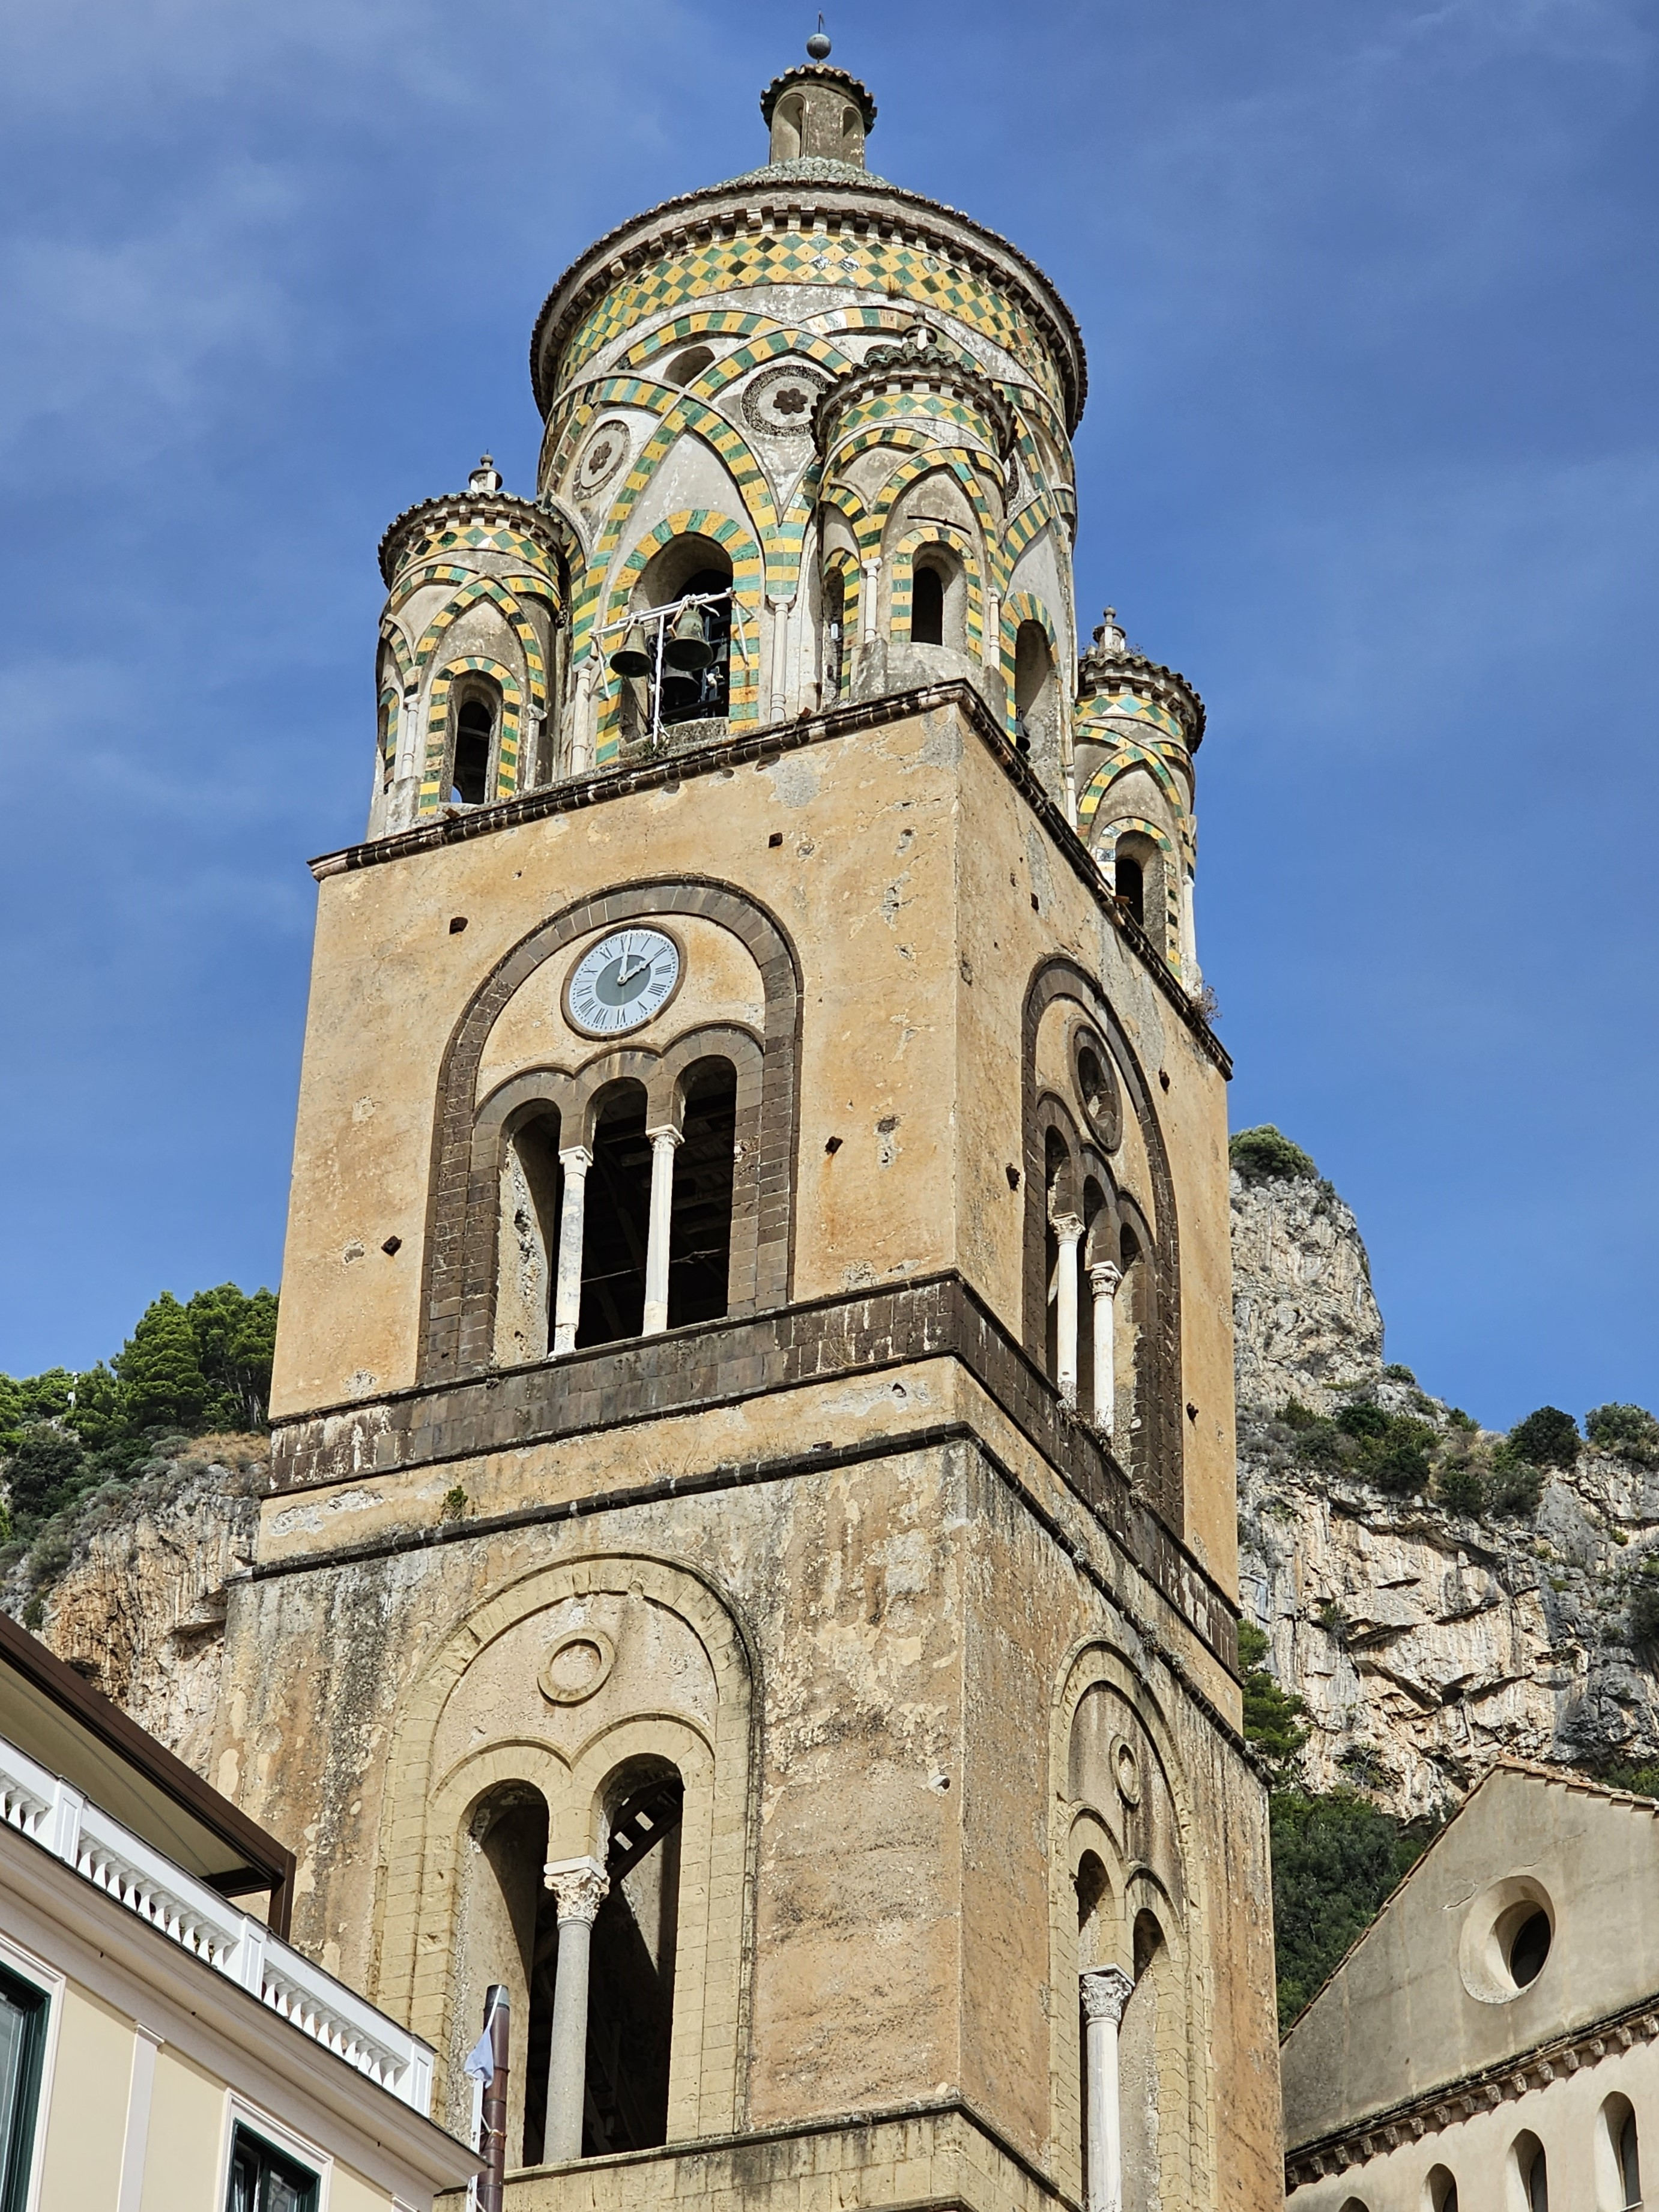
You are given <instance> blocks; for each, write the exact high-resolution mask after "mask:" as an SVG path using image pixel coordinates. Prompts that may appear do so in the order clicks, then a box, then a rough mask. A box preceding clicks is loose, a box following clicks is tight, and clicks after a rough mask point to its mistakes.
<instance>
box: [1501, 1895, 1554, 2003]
mask: <svg viewBox="0 0 1659 2212" xmlns="http://www.w3.org/2000/svg"><path fill="white" fill-rule="evenodd" d="M1549 1954H1550V1923H1549V1915H1548V1914H1547V1913H1546V1912H1529V1913H1528V1915H1527V1917H1526V1918H1525V1919H1524V1920H1523V1921H1522V1923H1521V1925H1520V1926H1519V1927H1518V1928H1517V1929H1516V1931H1515V1936H1514V1940H1513V1942H1511V1943H1510V1976H1511V1978H1513V1980H1514V1983H1515V1986H1516V1989H1518V1990H1524V1989H1525V1988H1526V1987H1527V1985H1528V1983H1530V1982H1535V1981H1536V1980H1537V1979H1538V1977H1539V1975H1540V1974H1541V1972H1543V1969H1544V1961H1545V1960H1546V1959H1547V1958H1548V1956H1549Z"/></svg>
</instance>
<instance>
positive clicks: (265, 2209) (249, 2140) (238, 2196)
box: [225, 2127, 317, 2212]
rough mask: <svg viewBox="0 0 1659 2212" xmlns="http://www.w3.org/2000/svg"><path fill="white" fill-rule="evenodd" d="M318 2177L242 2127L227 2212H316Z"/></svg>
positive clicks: (236, 2143)
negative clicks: (314, 2210) (314, 2211)
mask: <svg viewBox="0 0 1659 2212" xmlns="http://www.w3.org/2000/svg"><path fill="white" fill-rule="evenodd" d="M316 2203H317V2177H316V2175H315V2174H314V2173H313V2172H309V2171H308V2169H307V2167H305V2166H301V2165H299V2164H298V2163H297V2162H296V2161H295V2160H293V2159H291V2158H289V2156H288V2154H286V2152H283V2151H280V2150H278V2149H277V2148H276V2146H275V2144H274V2143H268V2142H265V2141H264V2138H263V2137H262V2136H256V2135H253V2134H251V2133H250V2132H249V2130H247V2129H246V2128H243V2127H239V2128H238V2129H237V2130H236V2133H235V2136H234V2138H233V2141H232V2144H231V2153H230V2188H229V2191H228V2193H227V2195H226V2197H225V2212H313V2208H314V2206H315V2204H316Z"/></svg>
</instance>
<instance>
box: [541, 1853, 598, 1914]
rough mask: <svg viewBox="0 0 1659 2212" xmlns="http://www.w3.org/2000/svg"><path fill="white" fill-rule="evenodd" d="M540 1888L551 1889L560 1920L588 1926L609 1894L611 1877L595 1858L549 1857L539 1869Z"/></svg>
mask: <svg viewBox="0 0 1659 2212" xmlns="http://www.w3.org/2000/svg"><path fill="white" fill-rule="evenodd" d="M542 1887H544V1889H550V1890H551V1891H552V1893H553V1895H554V1899H555V1900H556V1903H557V1905H558V1908H559V1918H560V1919H561V1920H580V1921H584V1922H586V1924H587V1926H588V1927H590V1928H591V1927H592V1925H593V1923H594V1922H595V1921H596V1920H597V1919H598V1918H599V1907H600V1906H601V1905H603V1904H604V1903H605V1899H606V1898H607V1897H609V1896H610V1894H611V1877H610V1875H607V1874H606V1872H605V1869H604V1868H603V1867H602V1866H601V1865H600V1864H599V1861H598V1860H597V1859H587V1858H582V1859H550V1860H549V1861H548V1863H547V1864H546V1865H545V1866H544V1868H543V1869H542Z"/></svg>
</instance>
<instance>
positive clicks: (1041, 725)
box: [1014, 622, 1055, 752]
mask: <svg viewBox="0 0 1659 2212" xmlns="http://www.w3.org/2000/svg"><path fill="white" fill-rule="evenodd" d="M1054 689H1055V687H1054V654H1053V653H1052V652H1051V651H1050V649H1049V645H1048V631H1047V630H1046V629H1044V628H1043V627H1042V623H1038V622H1023V623H1021V624H1020V626H1019V629H1018V631H1017V632H1016V633H1015V636H1014V728H1015V732H1016V734H1017V736H1018V743H1019V748H1020V750H1021V751H1022V752H1029V751H1030V750H1031V748H1032V746H1033V745H1036V748H1037V750H1039V752H1040V751H1042V750H1043V741H1044V740H1045V739H1047V738H1053V737H1054V735H1055V732H1054V730H1053V729H1052V728H1051V727H1050V726H1049V723H1050V720H1051V717H1052V716H1053V714H1054Z"/></svg>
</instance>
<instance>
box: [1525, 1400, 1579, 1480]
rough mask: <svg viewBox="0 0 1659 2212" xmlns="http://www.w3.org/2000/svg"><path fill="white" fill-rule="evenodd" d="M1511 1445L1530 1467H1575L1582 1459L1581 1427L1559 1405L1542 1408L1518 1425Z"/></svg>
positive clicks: (1529, 1414)
mask: <svg viewBox="0 0 1659 2212" xmlns="http://www.w3.org/2000/svg"><path fill="white" fill-rule="evenodd" d="M1509 1443H1510V1450H1511V1451H1513V1452H1514V1454H1515V1455H1516V1458H1518V1459H1523V1460H1525V1461H1526V1462H1527V1463H1528V1466H1530V1467H1571V1466H1572V1465H1573V1463H1574V1462H1575V1461H1576V1460H1577V1457H1578V1424H1577V1421H1575V1420H1574V1419H1573V1418H1572V1415H1571V1413H1563V1412H1562V1411H1561V1408H1560V1407H1559V1406H1541V1407H1539V1408H1538V1411H1537V1412H1536V1413H1528V1416H1527V1418H1526V1419H1525V1420H1524V1421H1517V1422H1516V1425H1515V1426H1514V1427H1513V1428H1512V1429H1511V1430H1510V1434H1509Z"/></svg>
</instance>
